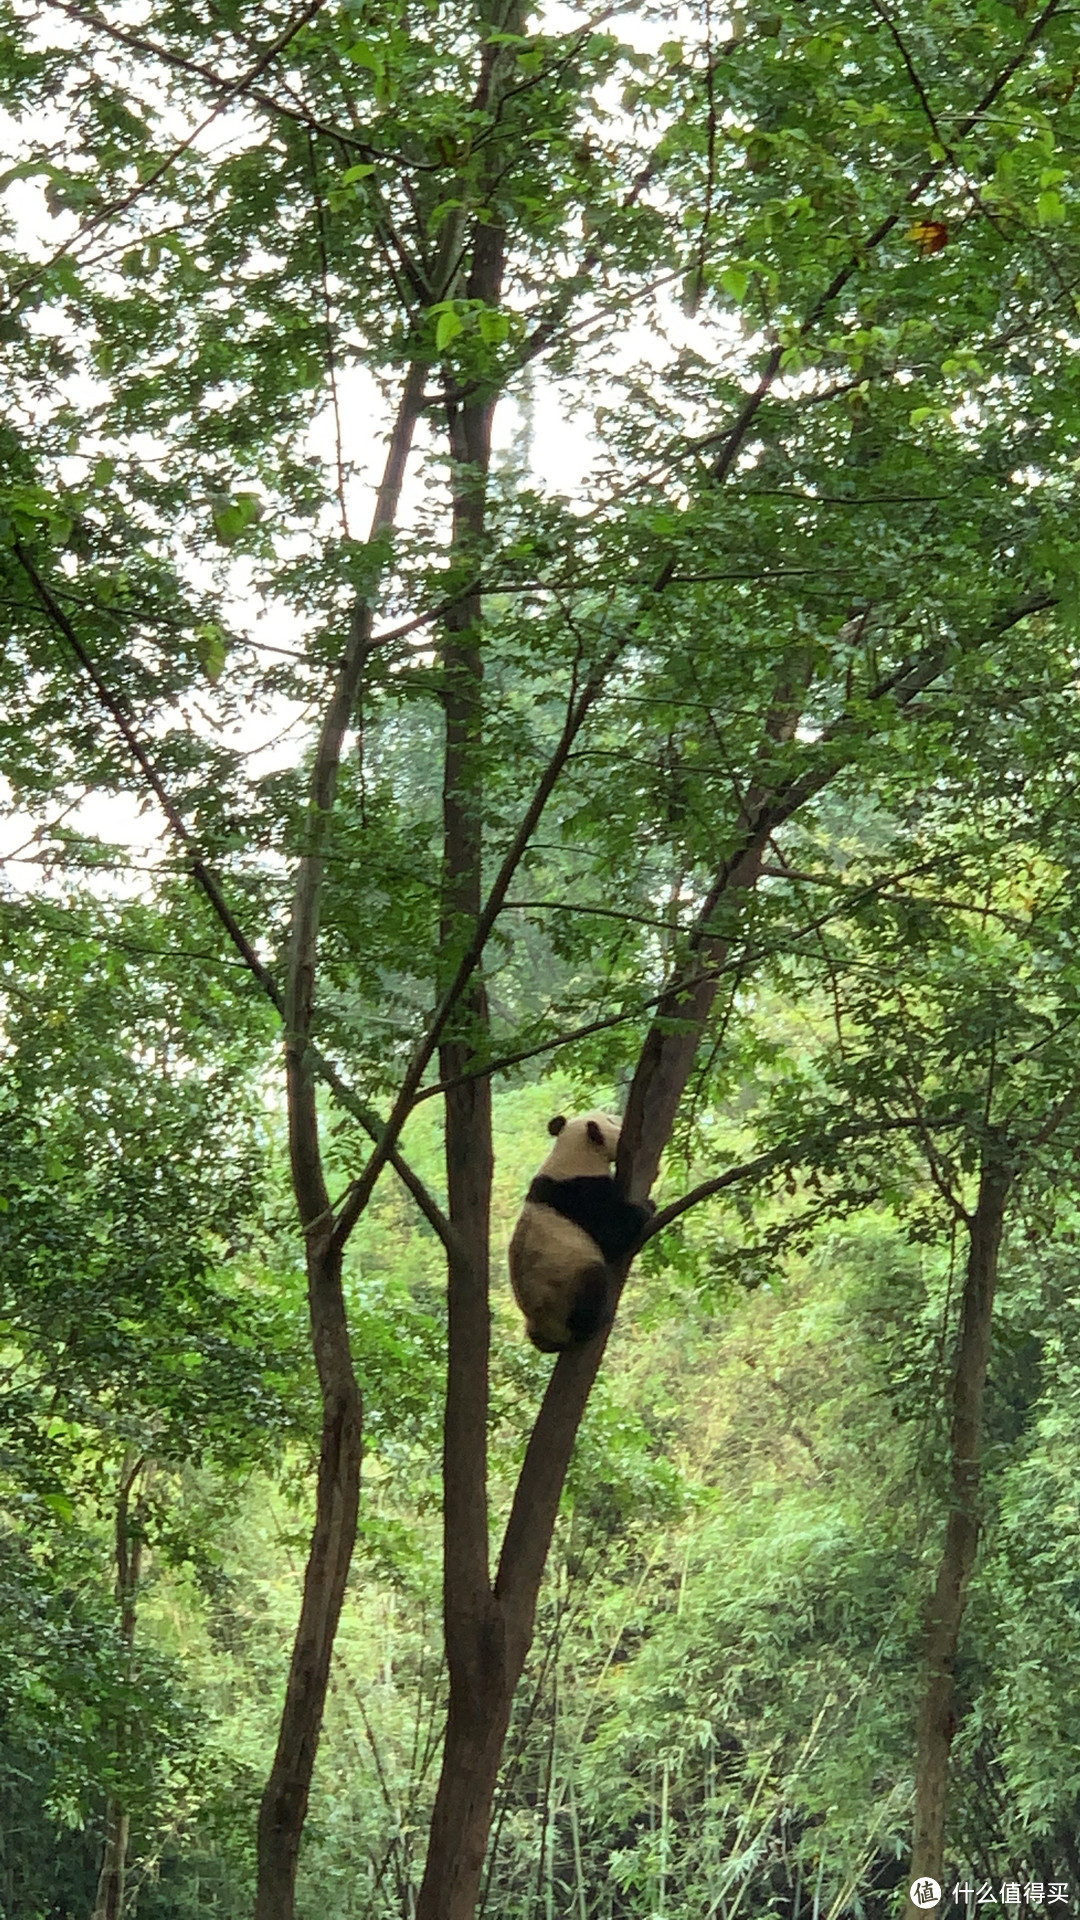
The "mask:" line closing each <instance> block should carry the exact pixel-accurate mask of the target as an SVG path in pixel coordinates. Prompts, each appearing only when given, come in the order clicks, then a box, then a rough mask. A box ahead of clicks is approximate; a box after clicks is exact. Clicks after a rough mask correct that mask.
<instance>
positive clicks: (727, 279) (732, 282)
mask: <svg viewBox="0 0 1080 1920" xmlns="http://www.w3.org/2000/svg"><path fill="white" fill-rule="evenodd" d="M720 285H721V286H722V287H723V289H724V292H725V293H728V294H730V295H731V298H732V299H733V300H734V302H735V305H736V306H737V307H741V306H742V303H743V301H744V300H745V299H746V290H747V288H748V286H749V285H750V275H749V274H748V272H747V271H746V268H745V267H724V268H723V270H722V271H721V274H720Z"/></svg>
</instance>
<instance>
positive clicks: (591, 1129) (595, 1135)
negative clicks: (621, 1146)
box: [585, 1120, 604, 1147]
mask: <svg viewBox="0 0 1080 1920" xmlns="http://www.w3.org/2000/svg"><path fill="white" fill-rule="evenodd" d="M585 1131H586V1133H587V1134H588V1136H589V1139H590V1140H591V1141H592V1143H593V1146H594V1147H602V1146H603V1144H604V1136H603V1134H602V1133H601V1131H600V1129H599V1127H598V1126H597V1124H596V1121H595V1120H590V1121H589V1124H588V1126H587V1127H586V1129H585Z"/></svg>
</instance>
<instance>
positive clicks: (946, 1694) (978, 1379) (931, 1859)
mask: <svg viewBox="0 0 1080 1920" xmlns="http://www.w3.org/2000/svg"><path fill="white" fill-rule="evenodd" d="M1012 1178H1013V1168H1012V1167H1011V1166H1010V1164H1009V1162H1008V1160H1007V1159H1006V1157H1005V1155H1004V1154H1003V1153H1002V1151H1001V1149H1000V1147H997V1146H994V1147H988V1148H987V1149H986V1150H985V1151H984V1154H983V1162H982V1168H981V1172H980V1177H979V1193H978V1199H977V1201H976V1205H975V1211H974V1213H973V1214H972V1215H971V1218H970V1223H969V1231H970V1242H969V1248H968V1261H967V1272H966V1275H965V1279H964V1294H963V1300H962V1302H961V1308H960V1336H959V1343H958V1346H957V1354H956V1367H955V1370H954V1373H953V1382H952V1393H951V1402H952V1431H951V1437H950V1470H951V1494H950V1504H949V1513H948V1518H947V1520H946V1525H945V1544H944V1547H943V1549H942V1555H941V1562H940V1565H939V1567H938V1574H937V1580H936V1583H935V1586H934V1592H933V1597H932V1598H931V1600H930V1603H929V1605H928V1608H927V1616H926V1648H925V1667H924V1683H923V1694H922V1699H921V1701H920V1704H919V1715H918V1732H917V1752H916V1763H915V1830H914V1838H913V1843H912V1850H911V1877H912V1881H915V1880H919V1879H922V1878H925V1877H930V1878H932V1879H934V1880H937V1881H940V1880H941V1879H942V1877H943V1873H944V1861H945V1813H946V1805H947V1797H948V1783H949V1749H950V1747H951V1745H952V1741H953V1735H954V1734H955V1732H956V1713H955V1705H954V1691H955V1689H954V1678H953V1675H954V1669H955V1664H956V1652H957V1647H958V1644H959V1639H960V1627H961V1623H962V1621H963V1618H964V1609H965V1607H966V1605H967V1592H968V1582H969V1581H970V1578H971V1573H972V1569H973V1567H974V1565H975V1551H976V1547H977V1545H978V1539H979V1513H978V1499H979V1456H980V1453H981V1450H982V1432H983V1391H984V1388H985V1385H986V1371H987V1366H988V1364H989V1360H990V1330H991V1323H992V1319H993V1310H994V1291H995V1288H996V1285H997V1270H998V1250H999V1247H1000V1245H1001V1231H1002V1225H1003V1223H1004V1218H1005V1205H1006V1202H1007V1200H1008V1195H1009V1187H1010V1185H1011V1182H1012ZM922 1911H923V1909H921V1908H919V1907H917V1906H916V1905H915V1903H914V1901H911V1900H910V1899H909V1902H908V1906H907V1916H908V1920H918V1916H919V1914H920V1913H921V1912H922Z"/></svg>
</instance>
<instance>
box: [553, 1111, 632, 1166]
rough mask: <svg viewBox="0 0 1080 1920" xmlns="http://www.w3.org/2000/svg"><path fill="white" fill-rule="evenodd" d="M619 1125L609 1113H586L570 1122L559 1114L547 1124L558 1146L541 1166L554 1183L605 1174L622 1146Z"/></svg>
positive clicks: (555, 1146) (554, 1147)
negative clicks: (619, 1146)
mask: <svg viewBox="0 0 1080 1920" xmlns="http://www.w3.org/2000/svg"><path fill="white" fill-rule="evenodd" d="M620 1131H621V1129H620V1126H619V1122H618V1121H617V1120H613V1119H612V1117H611V1115H610V1113H583V1114H582V1115H581V1117H580V1119H578V1120H567V1119H566V1117H565V1115H564V1114H561V1113H557V1114H556V1115H555V1118H554V1120H549V1121H548V1132H549V1133H550V1134H551V1135H552V1136H553V1137H554V1140H555V1145H554V1146H553V1147H552V1149H551V1152H550V1153H549V1154H548V1157H547V1159H546V1160H545V1161H544V1164H543V1166H542V1167H541V1169H540V1171H541V1173H546V1174H547V1175H548V1176H549V1178H550V1179H552V1180H574V1179H577V1178H578V1177H579V1176H580V1175H582V1174H599V1173H606V1172H607V1170H608V1168H609V1166H610V1165H611V1162H612V1161H613V1160H614V1158H615V1154H616V1151H617V1150H618V1145H619V1133H620Z"/></svg>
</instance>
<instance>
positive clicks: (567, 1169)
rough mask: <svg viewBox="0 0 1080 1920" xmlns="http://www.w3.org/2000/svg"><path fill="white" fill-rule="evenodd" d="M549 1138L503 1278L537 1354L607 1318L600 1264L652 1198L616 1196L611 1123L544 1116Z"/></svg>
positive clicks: (621, 1247)
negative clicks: (507, 1277) (643, 1200)
mask: <svg viewBox="0 0 1080 1920" xmlns="http://www.w3.org/2000/svg"><path fill="white" fill-rule="evenodd" d="M548 1132H549V1133H550V1134H551V1135H552V1136H553V1137H554V1140H555V1145H554V1146H553V1147H552V1149H551V1152H550V1153H549V1154H548V1157H547V1159H546V1160H545V1161H544V1164H543V1166H542V1167H541V1168H540V1171H539V1173H538V1174H537V1176H536V1178H535V1180H534V1181H533V1183H532V1185H531V1187H530V1188H529V1191H528V1193H527V1194H526V1196H525V1204H524V1206H523V1207H522V1209H521V1217H520V1219H519V1220H518V1223H517V1226H516V1227H515V1228H514V1232H513V1237H512V1239H511V1241H510V1283H511V1285H512V1287H513V1289H514V1298H515V1299H516V1301H517V1303H518V1306H519V1307H520V1308H521V1311H522V1313H523V1314H524V1315H525V1326H526V1331H527V1333H528V1336H529V1339H530V1340H531V1341H532V1343H533V1346H534V1347H539V1349H540V1351H541V1353H560V1352H561V1351H562V1349H563V1348H564V1347H572V1346H576V1345H578V1344H580V1343H581V1342H583V1341H585V1340H591V1339H592V1337H593V1335H594V1334H597V1333H599V1332H600V1330H601V1328H602V1327H605V1326H606V1325H607V1324H608V1321H609V1320H610V1318H611V1310H610V1293H609V1279H610V1276H609V1272H608V1263H609V1262H611V1261H615V1260H619V1259H621V1258H622V1256H623V1255H624V1254H627V1253H629V1251H630V1248H631V1247H632V1246H633V1244H634V1242H635V1240H636V1239H637V1237H638V1234H639V1233H640V1232H641V1229H642V1227H643V1226H644V1225H645V1222H646V1220H648V1218H649V1216H650V1214H652V1213H654V1212H655V1211H656V1209H655V1207H654V1206H653V1203H652V1201H651V1200H650V1201H648V1202H647V1203H646V1204H645V1205H644V1206H639V1205H637V1204H636V1202H634V1201H633V1200H624V1199H623V1197H622V1195H621V1193H619V1192H618V1191H617V1189H616V1186H615V1182H614V1180H613V1179H612V1177H611V1174H610V1172H609V1171H608V1169H609V1167H610V1165H611V1163H612V1161H613V1160H614V1158H615V1153H616V1150H617V1148H618V1145H619V1122H618V1121H617V1120H613V1119H612V1118H611V1116H610V1114H606V1113H586V1114H584V1115H583V1116H582V1118H581V1119H579V1120H567V1119H566V1118H565V1117H564V1116H563V1115H562V1114H561V1113H560V1114H557V1115H556V1117H555V1119H554V1120H551V1121H549V1122H548Z"/></svg>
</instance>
